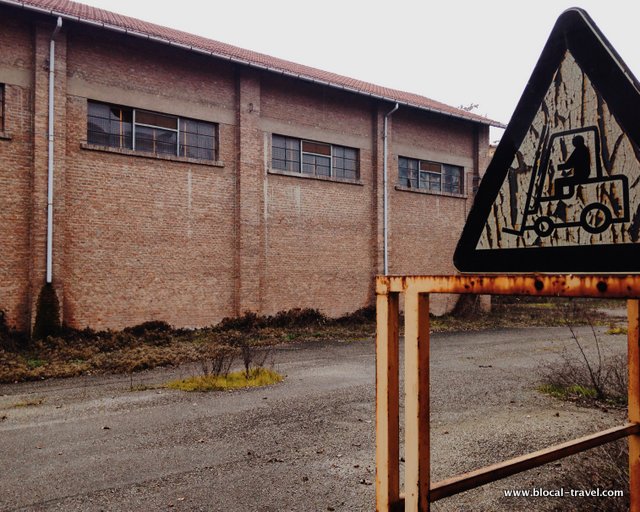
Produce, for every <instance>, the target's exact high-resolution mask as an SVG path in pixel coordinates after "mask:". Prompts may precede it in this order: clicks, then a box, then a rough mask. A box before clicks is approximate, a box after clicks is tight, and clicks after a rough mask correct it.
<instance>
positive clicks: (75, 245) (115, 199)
mask: <svg viewBox="0 0 640 512" xmlns="http://www.w3.org/2000/svg"><path fill="white" fill-rule="evenodd" d="M0 20H1V21H0V25H1V27H2V29H1V30H0V87H2V88H3V117H2V123H3V124H2V126H0V204H1V205H2V207H1V208H0V226H2V229H1V230H0V247H2V255H1V257H0V258H1V259H0V309H3V310H4V311H5V314H6V319H7V322H8V323H9V324H10V325H13V326H15V327H17V328H18V329H20V330H30V329H31V328H32V326H33V322H34V320H35V317H36V303H37V298H38V295H39V293H40V290H41V288H42V285H43V283H44V279H45V264H46V255H45V247H46V206H47V159H48V152H47V122H48V115H47V109H48V100H47V94H48V70H49V61H48V59H49V41H50V37H51V33H52V31H53V27H54V24H55V18H53V17H51V16H44V15H36V14H32V13H28V12H26V11H23V10H20V9H17V8H13V7H9V6H0ZM55 66H56V67H55V142H54V148H55V152H54V156H55V182H54V188H55V200H54V241H53V254H54V257H53V285H54V288H55V290H56V293H57V295H58V299H59V303H60V311H61V315H62V319H61V320H62V322H63V323H65V324H67V325H69V326H72V327H78V328H82V327H85V326H90V327H92V328H95V329H103V328H122V327H125V326H128V325H134V324H139V323H141V322H144V321H148V320H152V319H153V320H163V321H166V322H169V323H170V324H172V325H175V326H177V327H197V326H205V325H210V324H213V323H216V322H218V321H219V320H221V319H222V318H223V317H228V316H233V315H237V314H240V313H242V312H244V311H248V310H251V311H255V312H257V313H260V314H273V313H275V312H277V311H280V310H284V309H290V308H294V307H301V308H305V307H312V308H318V309H320V310H321V311H322V312H323V313H325V314H327V315H329V316H338V315H341V314H344V313H347V312H350V311H354V310H356V309H358V308H360V307H362V306H364V305H367V304H369V303H371V302H372V300H373V297H374V276H375V275H376V274H379V273H382V271H383V253H382V247H383V211H382V169H383V139H382V136H383V124H384V115H385V113H387V112H388V111H389V110H391V108H392V107H393V103H390V102H385V101H381V100H377V99H374V98H372V97H370V96H366V95H360V94H354V93H351V92H347V91H344V90H338V89H335V88H332V87H328V86H325V85H320V84H315V83H310V82H306V81H303V80H301V79H296V78H293V77H286V76H283V75H278V74H274V73H271V72H268V71H261V70H258V69H252V68H250V67H248V66H244V65H239V64H233V63H231V62H229V61H226V60H219V59H215V58H213V57H207V56H202V55H199V54H196V53H194V52H190V51H187V50H182V49H178V48H173V47H170V46H168V45H163V44H160V43H157V42H152V41H145V40H141V39H139V38H134V37H131V36H127V35H124V34H118V33H115V32H110V31H107V30H104V29H98V28H94V27H87V26H85V25H82V24H79V23H75V22H72V21H65V22H64V24H63V28H62V31H61V32H60V34H59V36H58V38H57V40H56V62H55ZM89 102H98V103H101V104H105V105H116V106H124V107H127V108H131V109H135V110H136V112H138V111H139V112H143V111H151V112H153V113H160V114H163V115H166V116H170V117H174V118H180V119H183V118H184V119H196V120H199V121H204V122H208V123H214V124H215V126H216V130H217V142H216V148H215V149H216V155H215V158H214V159H198V158H192V157H186V156H180V155H175V156H171V155H162V156H158V155H156V154H153V153H148V152H147V153H144V152H141V151H133V150H131V149H128V148H118V147H113V146H109V147H107V146H101V145H96V144H94V143H90V142H89V141H88V116H89ZM389 133H390V137H389V141H388V142H389V160H388V167H389V189H390V210H389V211H390V214H389V218H390V226H389V233H390V238H389V241H390V245H389V247H390V259H389V262H390V271H391V272H392V273H408V274H416V273H430V274H441V273H447V274H448V273H451V272H453V270H454V269H453V267H452V264H451V259H452V253H453V249H454V247H455V243H456V242H457V238H458V235H459V233H460V231H461V229H462V226H463V224H464V220H465V217H466V213H467V211H468V208H469V206H470V201H471V195H472V193H473V184H474V182H475V181H477V180H475V181H474V177H475V176H478V174H479V173H481V172H482V171H483V170H484V168H485V166H486V149H487V148H488V125H485V124H481V123H476V122H473V121H466V120H457V119H455V118H452V117H448V116H444V115H438V114H433V113H429V112H426V111H421V110H418V109H415V108H410V107H406V106H401V107H400V109H399V110H398V111H397V112H396V113H395V114H394V115H393V117H391V118H390V122H389ZM274 135H276V136H281V137H284V138H286V139H287V140H289V141H294V142H295V141H298V142H300V141H303V140H306V141H314V142H321V143H323V145H321V146H322V147H320V146H318V147H320V149H317V148H316V149H315V150H314V151H320V152H322V151H324V149H322V148H327V147H331V148H338V149H337V150H338V151H341V148H351V149H355V150H356V154H357V165H358V169H359V177H356V178H353V177H346V178H345V177H336V176H334V177H325V176H322V175H321V174H320V173H318V174H317V175H313V174H303V173H300V172H290V171H287V170H283V169H282V168H278V166H277V165H276V166H274V165H273V163H272V162H273V158H274V155H273V153H274V150H273V144H274V142H273V141H274V139H273V136H274ZM123 136H124V135H123ZM332 151H335V149H332ZM312 156H313V155H312ZM316 156H317V155H316ZM320 156H322V155H320ZM399 157H406V158H411V159H416V160H425V161H435V162H443V163H447V164H452V165H457V166H461V167H462V168H463V169H464V186H463V189H462V190H461V193H457V194H447V193H436V192H433V191H431V192H427V191H424V190H415V189H411V188H408V187H406V186H403V185H402V184H401V179H400V177H399V174H398V172H399V171H398V158H399ZM314 158H315V157H314ZM280 167H281V166H280ZM437 300H439V301H440V302H439V303H438V302H437V301H436V303H435V304H434V305H433V309H434V310H435V311H440V312H443V311H444V310H445V309H446V308H447V307H451V306H452V305H453V303H452V302H451V301H450V300H448V299H447V298H446V297H445V298H440V297H438V299H437Z"/></svg>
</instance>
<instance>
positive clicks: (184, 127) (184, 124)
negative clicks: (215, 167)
mask: <svg viewBox="0 0 640 512" xmlns="http://www.w3.org/2000/svg"><path fill="white" fill-rule="evenodd" d="M215 128H216V125H215V124H213V123H207V122H206V121H195V120H193V119H183V118H180V155H182V156H186V157H189V158H198V159H200V160H213V159H214V158H215V154H214V153H215Z"/></svg>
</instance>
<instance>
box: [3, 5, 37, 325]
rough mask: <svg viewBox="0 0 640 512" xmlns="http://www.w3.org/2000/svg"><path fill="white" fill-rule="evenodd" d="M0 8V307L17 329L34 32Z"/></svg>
mask: <svg viewBox="0 0 640 512" xmlns="http://www.w3.org/2000/svg"><path fill="white" fill-rule="evenodd" d="M3 14H4V12H3V11H1V10H0V19H2V22H1V23H2V30H0V83H4V84H5V111H4V114H5V121H4V132H2V128H1V127H0V132H2V136H0V226H1V228H0V247H1V248H2V249H1V250H0V254H1V256H0V258H1V259H0V262H1V264H0V309H2V310H4V312H5V314H6V315H7V320H8V322H9V323H10V324H11V325H15V326H16V327H18V328H19V329H26V328H28V321H27V318H28V316H29V312H30V288H29V282H30V280H29V276H30V265H29V261H30V239H29V233H30V228H29V219H30V215H31V187H32V183H31V168H32V167H31V166H32V148H33V115H32V109H33V98H32V90H33V89H32V87H33V85H32V84H33V34H32V28H31V26H30V24H29V23H27V22H26V21H24V20H22V19H20V18H18V17H5V16H3Z"/></svg>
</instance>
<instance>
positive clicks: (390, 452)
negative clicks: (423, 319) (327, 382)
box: [376, 293, 400, 512]
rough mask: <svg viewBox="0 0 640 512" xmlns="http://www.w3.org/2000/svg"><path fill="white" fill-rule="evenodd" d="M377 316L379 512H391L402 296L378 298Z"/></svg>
mask: <svg viewBox="0 0 640 512" xmlns="http://www.w3.org/2000/svg"><path fill="white" fill-rule="evenodd" d="M376 315H377V319H376V321H377V323H376V339H377V341H376V510H377V511H378V512H388V511H389V510H393V504H394V503H397V502H398V501H399V498H400V404H399V401H400V376H399V371H398V368H399V366H400V358H399V344H400V341H399V340H400V334H399V318H400V300H399V294H398V293H389V294H384V295H378V296H377V309H376Z"/></svg>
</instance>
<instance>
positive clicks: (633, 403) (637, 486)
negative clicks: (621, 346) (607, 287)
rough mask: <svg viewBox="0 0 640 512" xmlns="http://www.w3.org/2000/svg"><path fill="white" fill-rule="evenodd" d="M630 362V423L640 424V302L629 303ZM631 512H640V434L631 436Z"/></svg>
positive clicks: (636, 300) (628, 337)
mask: <svg viewBox="0 0 640 512" xmlns="http://www.w3.org/2000/svg"><path fill="white" fill-rule="evenodd" d="M627 314H628V320H629V324H628V327H627V332H628V334H627V339H628V349H627V359H628V361H629V396H628V398H629V413H628V414H629V421H630V422H633V423H640V301H639V300H638V299H630V300H628V301H627ZM629 501H630V507H629V510H630V512H640V434H636V435H631V436H629Z"/></svg>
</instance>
